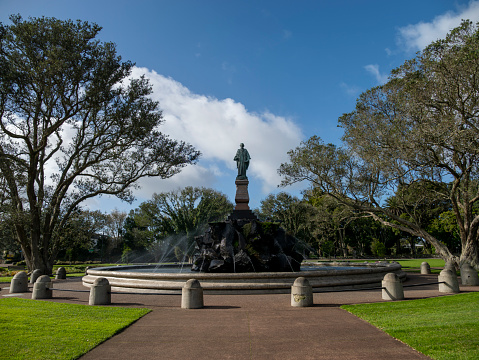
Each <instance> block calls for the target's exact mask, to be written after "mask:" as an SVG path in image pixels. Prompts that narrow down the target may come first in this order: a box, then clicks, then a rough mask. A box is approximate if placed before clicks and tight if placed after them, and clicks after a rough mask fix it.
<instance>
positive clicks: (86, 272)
mask: <svg viewBox="0 0 479 360" xmlns="http://www.w3.org/2000/svg"><path fill="white" fill-rule="evenodd" d="M91 268H92V266H87V267H86V268H85V275H88V270H90V269H91Z"/></svg>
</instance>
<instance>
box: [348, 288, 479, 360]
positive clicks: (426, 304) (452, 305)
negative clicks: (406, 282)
mask: <svg viewBox="0 0 479 360" xmlns="http://www.w3.org/2000/svg"><path fill="white" fill-rule="evenodd" d="M341 308H342V309H345V310H347V311H349V312H351V313H352V314H354V315H356V316H358V317H360V318H362V319H364V320H366V321H368V322H369V323H371V324H372V325H374V326H376V327H378V328H380V329H382V330H383V331H385V332H386V333H388V334H389V335H391V336H393V337H395V338H397V339H399V340H401V341H402V342H404V343H406V344H408V345H409V346H411V347H413V348H414V349H416V350H418V351H420V352H422V353H423V354H425V355H427V356H430V357H432V358H433V359H438V360H441V359H447V360H453V359H479V293H467V294H458V295H453V296H443V297H437V298H430V299H421V300H411V301H400V302H384V303H375V304H359V305H343V306H341Z"/></svg>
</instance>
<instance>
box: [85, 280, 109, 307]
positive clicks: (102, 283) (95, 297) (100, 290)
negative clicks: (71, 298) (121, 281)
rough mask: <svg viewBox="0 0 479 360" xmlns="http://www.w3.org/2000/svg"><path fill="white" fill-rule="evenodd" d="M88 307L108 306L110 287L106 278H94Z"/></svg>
mask: <svg viewBox="0 0 479 360" xmlns="http://www.w3.org/2000/svg"><path fill="white" fill-rule="evenodd" d="M88 304H89V305H110V304H111V285H110V282H109V281H108V279H107V278H103V277H100V278H96V279H95V281H94V282H93V285H92V286H91V288H90V300H89V302H88Z"/></svg>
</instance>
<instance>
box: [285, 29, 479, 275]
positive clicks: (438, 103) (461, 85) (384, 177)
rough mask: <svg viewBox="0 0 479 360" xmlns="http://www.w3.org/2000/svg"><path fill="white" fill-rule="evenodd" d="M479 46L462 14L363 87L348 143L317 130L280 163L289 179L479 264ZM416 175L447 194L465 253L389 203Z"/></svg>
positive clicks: (346, 120)
mask: <svg viewBox="0 0 479 360" xmlns="http://www.w3.org/2000/svg"><path fill="white" fill-rule="evenodd" d="M478 54H479V29H478V26H477V25H476V24H473V23H472V22H470V21H463V23H462V24H461V26H460V27H458V28H456V29H454V30H452V31H451V32H450V33H449V34H448V35H447V37H446V38H445V39H443V40H438V41H436V42H433V43H432V44H431V45H429V46H427V47H426V48H425V49H424V50H423V51H422V52H420V53H418V54H417V56H416V57H415V58H414V59H412V60H409V61H406V62H405V63H404V65H402V66H401V67H399V68H398V69H396V70H394V71H393V72H392V74H391V78H390V80H389V82H388V83H387V84H385V85H384V86H380V87H376V88H373V89H371V90H369V91H367V92H365V93H363V94H361V96H360V98H359V99H358V101H357V105H356V109H355V110H354V111H353V112H351V113H348V114H344V115H343V116H342V117H341V118H340V119H339V122H340V125H341V126H342V127H343V128H344V130H345V134H344V137H343V142H344V146H343V147H337V146H334V145H331V144H329V145H326V144H324V143H323V142H322V141H321V139H319V138H318V137H312V138H311V139H309V140H308V141H306V142H303V143H302V144H301V145H300V146H299V147H298V148H296V149H295V150H292V151H291V152H290V153H289V155H290V162H289V163H286V164H282V165H281V167H280V170H279V172H280V173H281V174H282V175H283V176H284V182H283V184H289V183H293V182H296V181H302V180H309V181H310V182H311V183H312V184H314V186H317V187H320V188H321V189H322V190H323V191H325V192H327V193H328V194H330V195H332V196H334V197H336V198H337V199H338V200H339V201H342V202H343V203H345V204H348V205H349V206H351V207H352V208H355V209H357V210H360V211H363V212H364V213H367V214H369V215H370V216H372V217H374V218H375V219H376V220H378V221H380V222H382V223H383V224H385V225H388V226H393V227H395V228H397V229H400V230H402V231H406V232H408V233H410V234H412V235H413V236H418V237H421V238H423V239H425V240H426V241H428V242H429V243H430V244H431V245H433V246H434V247H435V248H436V251H437V253H438V254H440V255H441V256H442V257H443V258H444V259H446V260H451V261H454V262H456V264H458V265H459V264H460V263H462V262H464V261H468V262H471V263H472V264H473V265H475V266H476V267H477V266H479V252H478V250H479V243H478V236H479V232H478V230H479V216H478V215H477V214H476V213H475V212H474V211H473V208H474V205H475V204H476V203H477V202H478V200H479V187H478V182H477V180H478V175H479V162H478V160H479V117H478V116H479V55H478ZM418 182H420V183H422V184H426V183H428V182H429V183H430V184H433V185H434V186H430V187H429V190H431V191H434V196H433V197H434V198H435V199H436V200H440V201H450V203H451V206H452V211H453V212H454V215H455V217H456V220H457V226H458V230H459V233H460V237H461V244H462V247H461V254H460V256H456V254H454V253H453V251H452V249H450V248H449V247H448V246H447V244H445V243H443V242H441V241H440V240H438V239H437V238H436V237H435V236H434V235H433V234H431V232H428V231H427V229H426V228H425V227H424V224H422V223H421V222H420V221H417V218H416V217H411V216H401V214H399V213H397V212H396V211H393V210H392V209H391V208H389V207H388V206H387V204H386V203H385V199H386V197H387V196H388V195H390V194H392V193H394V192H395V191H396V190H397V189H398V187H400V186H401V187H402V188H406V187H408V186H412V184H415V183H418ZM440 183H444V184H449V183H451V186H437V184H440ZM420 194H421V193H420ZM425 196H426V194H425V193H423V194H421V196H418V197H416V198H411V197H410V198H409V199H407V200H408V201H409V202H410V203H409V204H408V205H407V208H408V209H409V210H410V209H417V208H418V207H417V204H419V203H423V204H424V201H425V200H427V199H425ZM429 197H430V196H429ZM427 201H428V200H427ZM415 204H416V205H415Z"/></svg>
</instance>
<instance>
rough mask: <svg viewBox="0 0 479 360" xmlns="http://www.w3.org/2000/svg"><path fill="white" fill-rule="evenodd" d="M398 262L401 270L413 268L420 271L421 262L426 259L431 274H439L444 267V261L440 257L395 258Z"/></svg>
mask: <svg viewBox="0 0 479 360" xmlns="http://www.w3.org/2000/svg"><path fill="white" fill-rule="evenodd" d="M396 261H397V262H398V263H400V264H401V266H402V268H403V270H414V271H420V269H421V264H422V263H423V262H424V261H426V262H427V263H428V264H429V266H430V267H431V272H432V273H433V274H435V273H437V274H439V273H440V272H441V270H442V269H444V265H445V262H444V260H442V259H404V260H396ZM433 268H440V269H433Z"/></svg>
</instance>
